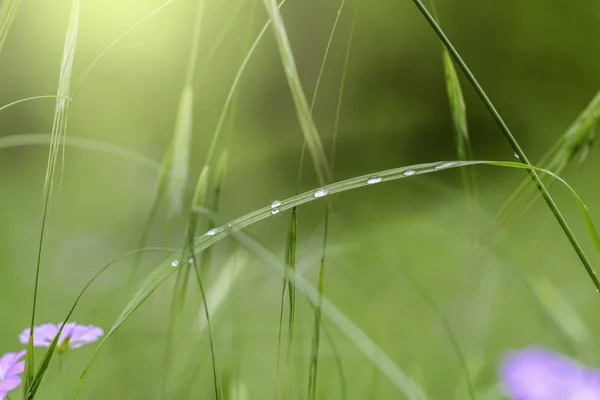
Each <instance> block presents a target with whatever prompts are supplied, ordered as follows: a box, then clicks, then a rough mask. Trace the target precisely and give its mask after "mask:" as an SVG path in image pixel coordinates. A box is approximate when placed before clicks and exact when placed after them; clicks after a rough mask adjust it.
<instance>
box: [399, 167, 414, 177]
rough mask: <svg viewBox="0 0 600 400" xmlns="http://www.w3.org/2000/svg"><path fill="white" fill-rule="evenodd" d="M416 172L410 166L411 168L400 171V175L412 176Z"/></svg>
mask: <svg viewBox="0 0 600 400" xmlns="http://www.w3.org/2000/svg"><path fill="white" fill-rule="evenodd" d="M416 173H417V171H415V170H414V169H412V168H411V169H407V170H406V171H404V172H403V173H402V175H404V176H413V175H414V174H416Z"/></svg>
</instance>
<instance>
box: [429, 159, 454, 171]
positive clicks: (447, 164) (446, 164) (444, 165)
mask: <svg viewBox="0 0 600 400" xmlns="http://www.w3.org/2000/svg"><path fill="white" fill-rule="evenodd" d="M456 164H458V163H457V162H455V161H447V162H443V163H439V164H438V165H436V166H435V167H433V169H435V170H438V169H444V168H449V167H453V166H455V165H456Z"/></svg>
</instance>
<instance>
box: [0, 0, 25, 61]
mask: <svg viewBox="0 0 600 400" xmlns="http://www.w3.org/2000/svg"><path fill="white" fill-rule="evenodd" d="M19 4H21V0H4V1H3V3H2V6H0V52H2V47H4V42H6V38H7V37H8V32H9V31H10V27H11V26H12V23H13V21H14V20H15V15H17V10H18V8H19Z"/></svg>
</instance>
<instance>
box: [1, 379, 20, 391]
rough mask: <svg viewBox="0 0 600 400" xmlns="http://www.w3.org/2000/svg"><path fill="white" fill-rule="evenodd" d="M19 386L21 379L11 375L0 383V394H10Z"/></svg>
mask: <svg viewBox="0 0 600 400" xmlns="http://www.w3.org/2000/svg"><path fill="white" fill-rule="evenodd" d="M20 384H21V377H20V376H18V375H11V376H9V377H7V378H6V379H5V380H3V381H2V382H0V392H10V391H11V390H13V389H15V388H16V387H18V386H19V385H20Z"/></svg>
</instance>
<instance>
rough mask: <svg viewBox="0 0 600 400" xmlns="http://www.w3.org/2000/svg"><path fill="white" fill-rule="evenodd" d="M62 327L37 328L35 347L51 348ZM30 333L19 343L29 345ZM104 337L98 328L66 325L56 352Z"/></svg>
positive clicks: (20, 339)
mask: <svg viewBox="0 0 600 400" xmlns="http://www.w3.org/2000/svg"><path fill="white" fill-rule="evenodd" d="M61 325H62V323H58V324H44V325H40V326H37V327H35V329H34V330H33V345H34V346H36V347H48V346H50V344H51V343H52V340H54V338H55V337H56V335H57V334H58V331H59V329H60V327H61ZM29 333H30V329H29V328H28V329H25V330H24V331H23V332H21V334H20V335H19V341H20V342H21V343H28V342H29ZM102 335H104V331H103V330H102V329H101V328H98V327H97V326H94V325H88V326H85V325H78V324H77V323H75V322H69V323H66V324H65V327H64V328H63V330H62V332H61V334H60V338H59V339H58V343H57V345H56V351H58V352H65V351H67V350H68V349H76V348H78V347H81V346H83V345H84V344H88V343H91V342H95V341H96V340H98V338H99V337H100V336H102ZM0 400H1V399H0Z"/></svg>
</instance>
